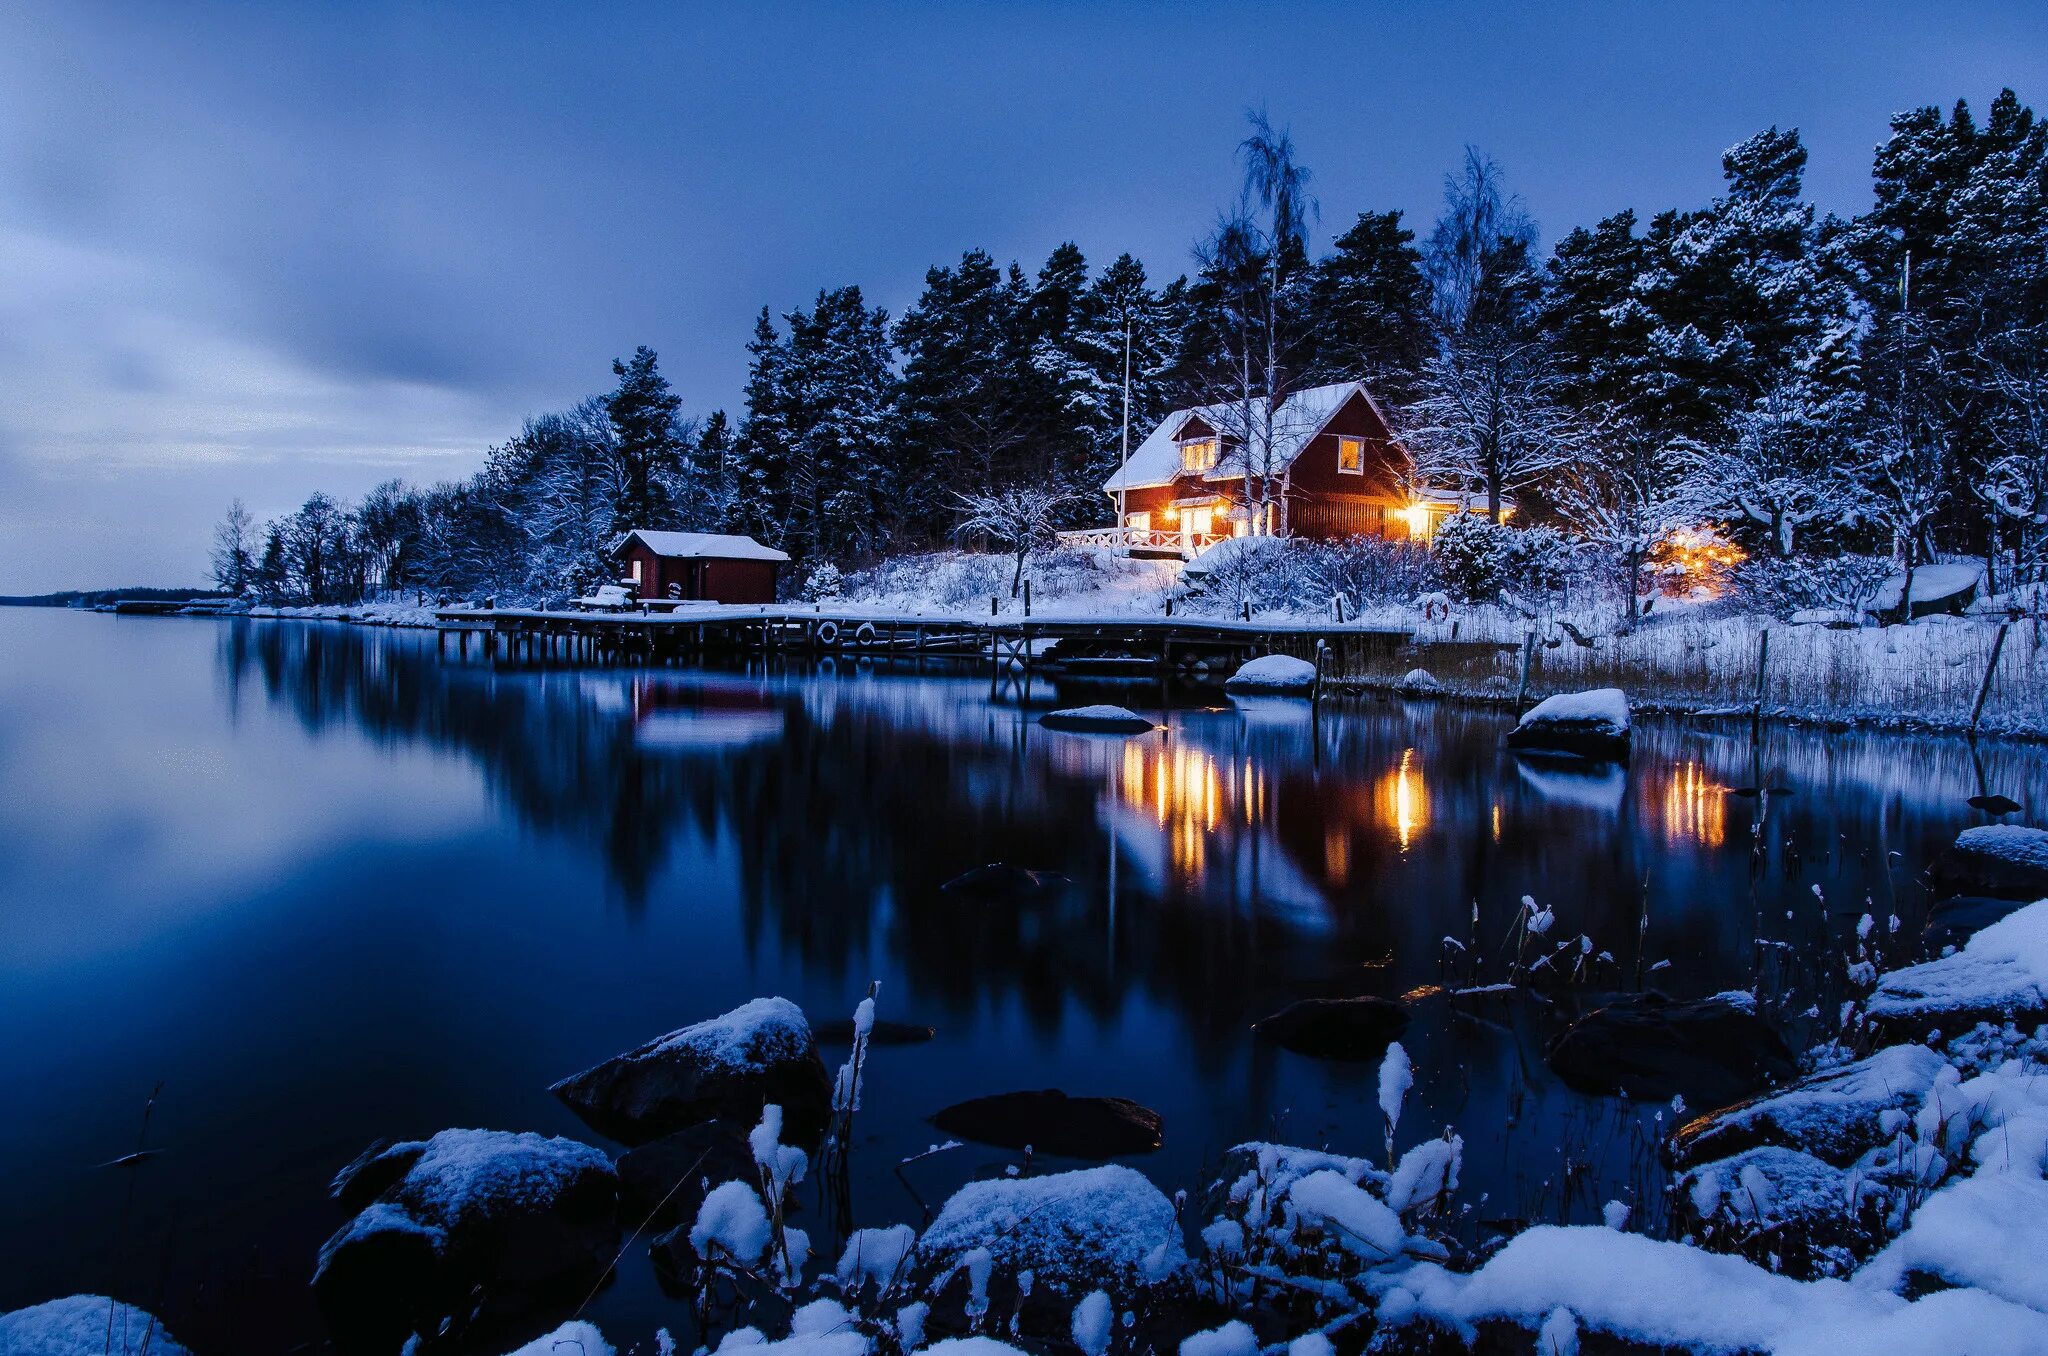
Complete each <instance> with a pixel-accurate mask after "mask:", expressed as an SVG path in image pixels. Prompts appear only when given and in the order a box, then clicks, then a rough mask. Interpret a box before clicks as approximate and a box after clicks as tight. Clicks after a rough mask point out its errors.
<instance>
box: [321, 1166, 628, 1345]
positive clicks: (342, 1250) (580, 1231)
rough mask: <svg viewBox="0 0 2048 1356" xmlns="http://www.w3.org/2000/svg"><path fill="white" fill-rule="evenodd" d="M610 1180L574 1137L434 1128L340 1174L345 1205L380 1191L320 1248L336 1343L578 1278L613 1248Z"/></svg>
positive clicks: (598, 1269)
mask: <svg viewBox="0 0 2048 1356" xmlns="http://www.w3.org/2000/svg"><path fill="white" fill-rule="evenodd" d="M617 1181H618V1179H617V1177H616V1176H615V1174H614V1173H613V1171H612V1165H611V1161H610V1160H609V1159H607V1158H606V1157H605V1156H604V1155H603V1154H602V1153H600V1152H598V1151H597V1150H596V1149H593V1148H591V1147H590V1146H589V1145H587V1144H578V1143H577V1142H576V1141H574V1140H569V1139H559V1138H556V1139H548V1138H543V1137H542V1136H540V1135H536V1134H530V1133H528V1134H510V1133H507V1132H504V1131H498V1130H443V1131H441V1132H440V1133H439V1134H437V1135H435V1136H433V1137H432V1138H431V1139H427V1140H422V1141H410V1142H406V1143H402V1144H392V1145H388V1146H386V1147H384V1148H383V1149H382V1151H381V1152H375V1153H373V1154H369V1155H365V1156H364V1157H363V1158H360V1159H358V1160H357V1161H356V1162H355V1163H353V1164H351V1165H350V1166H349V1168H347V1169H345V1170H344V1171H343V1173H342V1174H341V1176H340V1177H338V1178H337V1179H336V1181H335V1185H334V1191H335V1195H336V1197H337V1198H339V1199H342V1200H344V1202H348V1201H354V1200H360V1199H361V1198H362V1197H363V1196H364V1195H365V1194H366V1193H369V1192H370V1190H371V1188H373V1187H374V1188H376V1190H375V1194H374V1199H372V1200H370V1201H369V1203H368V1204H366V1205H364V1206H363V1208H362V1209H360V1210H359V1211H358V1212H357V1214H356V1216H355V1218H353V1219H352V1220H350V1221H349V1222H348V1223H347V1224H345V1225H343V1226H342V1228H341V1229H340V1230H339V1231H338V1232H336V1233H335V1235H334V1236H333V1237H332V1238H330V1239H328V1240H327V1242H326V1243H325V1244H323V1245H322V1246H321V1249H320V1257H319V1263H318V1265H317V1267H316V1268H315V1271H314V1274H313V1292H314V1297H315V1299H316V1300H318V1302H319V1305H320V1309H321V1312H322V1313H323V1314H324V1315H325V1316H326V1318H327V1321H328V1325H329V1326H330V1327H331V1328H332V1329H333V1330H334V1333H335V1335H336V1337H337V1338H338V1339H340V1340H341V1342H342V1344H343V1345H345V1346H346V1345H365V1346H381V1345H396V1344H397V1342H398V1341H399V1340H402V1339H403V1338H404V1336H405V1335H406V1334H408V1333H411V1332H431V1331H434V1330H435V1327H436V1325H437V1324H438V1323H439V1322H440V1321H441V1320H445V1319H449V1318H463V1319H467V1318H474V1317H478V1316H492V1315H503V1314H509V1313H515V1312H518V1311H519V1310H521V1309H523V1308H524V1307H526V1306H527V1305H529V1304H531V1303H533V1302H536V1301H538V1300H542V1299H545V1298H547V1297H549V1296H550V1295H553V1294H556V1293H561V1292H564V1291H566V1290H573V1289H575V1288H578V1287H579V1286H587V1285H589V1284H590V1283H591V1282H592V1281H594V1280H595V1279H596V1278H597V1277H598V1276H599V1275H601V1274H602V1272H603V1270H604V1268H605V1267H606V1266H608V1265H609V1264H610V1262H611V1260H612V1255H613V1251H614V1249H615V1247H616V1245H617V1242H618V1222H617V1213H618V1189H617Z"/></svg>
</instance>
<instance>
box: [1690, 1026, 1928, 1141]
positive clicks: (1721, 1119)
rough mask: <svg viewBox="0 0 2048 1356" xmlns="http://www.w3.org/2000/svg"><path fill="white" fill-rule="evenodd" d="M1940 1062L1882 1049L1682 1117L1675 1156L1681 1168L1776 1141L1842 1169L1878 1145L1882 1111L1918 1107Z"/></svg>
mask: <svg viewBox="0 0 2048 1356" xmlns="http://www.w3.org/2000/svg"><path fill="white" fill-rule="evenodd" d="M1941 1066H1942V1058H1941V1056H1940V1055H1938V1054H1936V1053H1935V1052H1934V1051H1933V1050H1931V1049H1929V1048H1928V1047H1926V1046H1924V1045H1891V1046H1886V1047H1885V1048H1884V1049H1882V1050H1879V1051H1878V1052H1877V1053H1876V1054H1874V1055H1872V1056H1870V1058H1868V1059H1863V1060H1858V1061H1857V1062H1856V1063H1854V1064H1847V1065H1844V1066H1842V1067H1841V1068H1839V1069H1830V1070H1828V1071H1827V1072H1825V1073H1818V1074H1815V1075H1813V1076H1812V1077H1810V1078H1803V1079H1801V1080H1800V1081H1799V1082H1798V1083H1796V1084H1794V1085H1793V1086H1791V1087H1789V1088H1786V1089H1785V1090H1784V1091H1782V1092H1774V1093H1771V1094H1769V1095H1768V1096H1764V1097H1755V1098H1751V1099H1750V1100H1748V1101H1745V1102H1737V1103H1736V1104H1735V1105H1733V1106H1728V1107H1722V1108H1721V1109H1720V1110H1718V1111H1710V1112H1708V1113H1707V1114H1706V1115H1704V1116H1698V1117H1695V1118H1694V1119H1692V1120H1690V1121H1687V1122H1686V1123H1685V1124H1684V1125H1681V1126H1680V1127H1679V1128H1678V1131H1677V1133H1676V1134H1675V1135H1673V1136H1672V1140H1671V1157H1672V1161H1673V1162H1675V1163H1676V1164H1678V1165H1679V1166H1681V1167H1685V1166H1689V1165H1691V1164H1695V1163H1703V1162H1707V1161H1710V1160H1713V1159H1718V1158H1729V1157H1732V1156H1733V1155H1735V1154H1739V1153H1742V1152H1744V1151H1745V1150H1748V1149H1756V1148H1762V1147H1766V1146H1775V1147H1778V1148H1782V1149H1800V1150H1803V1151H1805V1152H1806V1153H1809V1154H1812V1155H1813V1156H1814V1157H1815V1158H1818V1159H1820V1160H1822V1161H1823V1162H1826V1163H1830V1164H1833V1165H1834V1166H1835V1167H1838V1168H1842V1167H1847V1166H1849V1164H1851V1163H1853V1162H1855V1161H1856V1159H1857V1158H1859V1157H1860V1156H1862V1154H1863V1153H1864V1152H1865V1151H1867V1150H1870V1149H1874V1148H1876V1147H1877V1146H1878V1145H1879V1144H1880V1143H1882V1142H1883V1140H1884V1131H1883V1129H1882V1128H1881V1127H1880V1125H1879V1122H1878V1118H1879V1117H1880V1116H1881V1115H1883V1113H1885V1112H1886V1111H1892V1110H1901V1111H1908V1112H1910V1111H1913V1110H1915V1109H1917V1108H1918V1107H1919V1105H1920V1101H1921V1099H1922V1098H1924V1097H1925V1096H1926V1095H1927V1089H1928V1088H1930V1087H1932V1086H1933V1085H1934V1075H1935V1074H1936V1073H1937V1072H1939V1071H1940V1069H1941Z"/></svg>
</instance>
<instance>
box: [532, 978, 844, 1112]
mask: <svg viewBox="0 0 2048 1356" xmlns="http://www.w3.org/2000/svg"><path fill="white" fill-rule="evenodd" d="M550 1091H552V1092H553V1093H554V1094H555V1096H557V1097H559V1098H560V1099H561V1100H562V1102H563V1104H564V1105H566V1106H567V1107H568V1108H569V1109H570V1110H571V1111H574V1112H575V1113H576V1114H577V1115H578V1116H580V1117H582V1118H583V1121H584V1123H585V1124H587V1125H589V1126H590V1128H591V1129H593V1130H595V1131H597V1132H598V1133H599V1134H601V1135H606V1136H609V1137H610V1138H612V1139H615V1140H618V1141H620V1142H621V1143H624V1144H635V1145H637V1144H645V1143H647V1142H648V1141H649V1140H653V1139H656V1138H659V1137H660V1136H662V1135H666V1134H672V1133H674V1132H675V1131H677V1130H682V1129H686V1128H688V1127H689V1126H692V1125H696V1124H697V1123H699V1122H701V1121H706V1120H711V1119H713V1118H724V1119H726V1120H730V1121H732V1122H733V1123H735V1124H740V1125H749V1124H752V1123H753V1122H754V1121H756V1120H758V1119H759V1118H760V1115H761V1108H762V1107H763V1106H766V1105H768V1104H769V1103H774V1104H776V1105H778V1106H780V1107H781V1108H782V1109H783V1114H784V1116H785V1117H786V1119H787V1121H788V1124H789V1126H790V1128H791V1133H793V1134H795V1135H797V1136H798V1137H807V1136H812V1135H816V1134H817V1133H819V1132H820V1131H821V1130H822V1129H823V1128H824V1124H825V1119H826V1116H827V1115H828V1113H829V1111H830V1108H831V1103H832V1080H831V1078H830V1076H829V1075H827V1074H826V1072H825V1064H824V1061H823V1060H821V1059H820V1058H819V1057H818V1047H817V1043H816V1041H814V1040H813V1039H812V1037H811V1027H810V1023H809V1022H807V1021H806V1020H805V1019H804V1014H803V1010H802V1009H800V1008H799V1007H797V1005H796V1004H794V1003H792V1002H790V1001H789V1000H788V999H786V998H756V999H754V1000H753V1001H752V1002H750V1003H744V1004H742V1005H740V1006H739V1007H737V1008H734V1009H733V1010H732V1011H731V1012H728V1013H725V1014H724V1015H723V1016H719V1017H714V1018H712V1019H710V1020H709V1021H704V1022H699V1023H697V1024H696V1025H695V1026H687V1027H684V1028H682V1029H681V1030H679V1031H671V1032H670V1033H669V1034H668V1035H666V1036H662V1037H660V1038H659V1039H657V1040H653V1041H649V1042H648V1043H647V1044H645V1045H643V1046H641V1047H639V1048H638V1049H636V1050H631V1051H628V1052H627V1053H625V1054H623V1055H618V1056H616V1057H614V1058H612V1059H608V1060H606V1061H605V1062H604V1063H602V1064H599V1065H597V1066H596V1067H595V1068H591V1069H586V1070H585V1071H584V1072H582V1073H580V1074H577V1075H575V1076H574V1077H571V1078H565V1079H563V1080H562V1081H561V1082H559V1083H557V1084H555V1085H554V1087H553V1088H551V1089H550Z"/></svg>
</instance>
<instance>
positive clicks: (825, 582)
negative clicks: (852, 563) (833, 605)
mask: <svg viewBox="0 0 2048 1356" xmlns="http://www.w3.org/2000/svg"><path fill="white" fill-rule="evenodd" d="M844 585H845V581H844V578H843V577H842V576H841V575H840V573H839V567H838V566H837V565H834V564H833V563H832V562H831V561H829V560H821V561H819V562H818V563H817V564H816V565H813V566H811V570H810V573H809V574H807V575H805V576H804V601H805V602H807V603H817V602H823V601H826V600H827V599H832V598H837V597H838V596H839V595H840V592H841V591H842V589H843V588H844Z"/></svg>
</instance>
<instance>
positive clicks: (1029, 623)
mask: <svg viewBox="0 0 2048 1356" xmlns="http://www.w3.org/2000/svg"><path fill="white" fill-rule="evenodd" d="M435 619H436V623H437V627H438V630H439V645H440V648H441V651H442V653H443V654H447V653H448V652H449V651H450V650H451V649H452V650H454V651H455V652H456V653H457V654H459V655H460V656H462V657H464V658H467V657H469V656H470V655H471V654H472V647H474V653H475V655H476V656H477V657H479V658H488V659H494V660H508V661H513V662H532V663H567V664H578V663H587V664H607V665H616V664H645V665H671V664H687V663H693V662H697V661H699V660H702V659H705V658H708V657H713V656H730V655H735V654H738V655H778V654H779V655H789V656H820V657H822V656H826V655H850V656H860V657H869V658H905V659H917V660H922V659H956V660H958V659H967V660H984V661H988V662H989V663H990V664H991V665H992V666H993V668H994V670H995V671H996V672H1001V671H1002V670H1004V669H1024V670H1032V669H1036V670H1037V671H1039V672H1041V673H1058V672H1062V671H1069V670H1071V671H1073V672H1075V673H1081V672H1098V673H1104V674H1107V673H1113V672H1119V671H1121V672H1126V673H1133V674H1140V675H1163V674H1169V673H1174V672H1177V671H1193V670H1197V669H1198V667H1199V668H1206V669H1207V670H1208V671H1210V672H1223V673H1228V672H1231V671H1233V670H1235V668H1236V667H1237V666H1238V665H1239V664H1242V663H1243V662H1245V661H1246V660H1248V659H1251V658H1254V657H1256V656H1258V655H1262V654H1291V655H1294V656H1296V657H1298V658H1301V659H1307V660H1310V661H1312V662H1319V663H1321V664H1323V665H1325V666H1326V667H1327V668H1329V669H1330V670H1331V671H1333V672H1342V671H1345V670H1347V669H1357V668H1363V667H1365V666H1366V665H1367V664H1369V663H1370V662H1372V661H1373V660H1376V659H1377V660H1384V659H1385V658H1386V657H1387V656H1389V655H1391V654H1392V653H1393V652H1394V651H1395V650H1398V649H1400V648H1401V647H1403V646H1406V645H1408V644H1410V643H1411V641H1412V640H1413V634H1412V633H1411V632H1409V631H1406V630H1403V629H1400V628H1395V627H1382V626H1361V625H1355V624H1352V625H1346V624H1341V623H1326V624H1303V623H1299V622H1288V621H1261V620H1258V619H1256V618H1254V619H1252V620H1249V621H1241V620H1235V619H1216V618H1196V617H1164V616H1162V617H1101V616H1091V617H1071V616H1070V617H1062V616H1058V615H1048V616H1039V617H1019V616H1014V615H1012V616H995V617H988V618H977V617H932V616H917V615H907V614H895V613H877V612H864V611H858V610H845V611H831V612H827V611H823V610H818V609H807V608H803V607H796V606H764V607H737V606H716V607H693V608H682V609H677V610H675V611H669V612H637V611H631V612H610V613H608V612H578V611H563V612H552V611H538V610H534V609H527V608H497V609H471V608H447V609H443V610H441V611H438V612H436V613H435Z"/></svg>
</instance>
